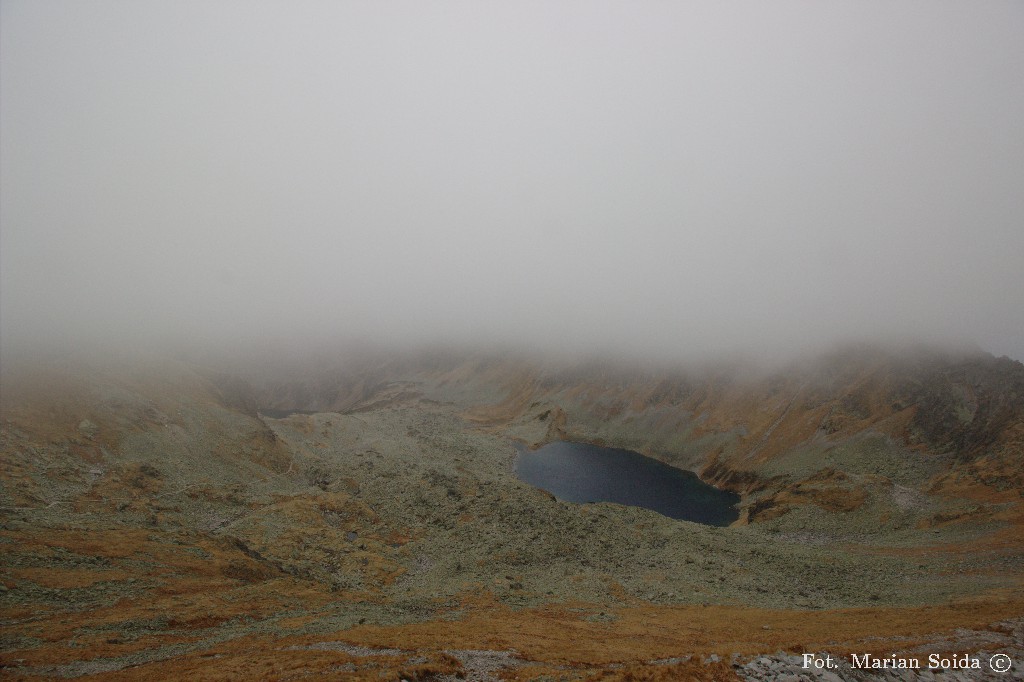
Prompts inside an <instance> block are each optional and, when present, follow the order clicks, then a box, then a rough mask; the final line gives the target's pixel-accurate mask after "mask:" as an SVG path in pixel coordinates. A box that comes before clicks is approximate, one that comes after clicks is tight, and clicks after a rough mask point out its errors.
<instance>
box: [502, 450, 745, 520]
mask: <svg viewBox="0 0 1024 682" xmlns="http://www.w3.org/2000/svg"><path fill="white" fill-rule="evenodd" d="M516 475H517V476H518V477H519V479H520V480H521V481H525V482H526V483H529V484H531V485H534V486H536V487H538V488H542V489H544V490H547V491H548V492H550V493H552V494H553V495H554V496H555V497H557V498H558V499H560V500H564V501H566V502H616V503H618V504H625V505H630V506H633V507H643V508H645V509H653V510H654V511H656V512H658V513H659V514H664V515H665V516H668V517H671V518H673V519H683V520H686V521H695V522H697V523H703V524H706V525H710V526H728V525H729V524H730V523H732V522H733V521H735V520H736V519H737V518H739V511H738V510H737V509H736V503H737V502H739V500H740V498H739V495H736V494H735V493H730V492H726V491H724V490H719V489H717V488H715V487H712V486H710V485H708V484H707V483H704V482H703V481H702V480H700V478H698V477H697V475H696V474H695V473H693V472H691V471H683V470H681V469H676V468H675V467H671V466H669V465H667V464H663V463H662V462H659V461H658V460H656V459H651V458H650V457H645V456H644V455H641V454H640V453H638V452H632V451H631V450H618V449H615V448H602V447H598V446H596V445H588V444H586V443H567V442H555V443H549V444H547V445H545V446H543V447H541V448H539V449H537V450H534V451H532V452H531V451H528V450H526V449H525V448H523V449H520V452H519V457H518V459H517V460H516Z"/></svg>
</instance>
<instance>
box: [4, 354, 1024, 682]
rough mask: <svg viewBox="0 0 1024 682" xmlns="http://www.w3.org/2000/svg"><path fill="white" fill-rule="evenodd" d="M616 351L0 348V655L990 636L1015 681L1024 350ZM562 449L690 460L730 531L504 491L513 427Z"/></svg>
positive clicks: (69, 658) (494, 654)
mask: <svg viewBox="0 0 1024 682" xmlns="http://www.w3.org/2000/svg"><path fill="white" fill-rule="evenodd" d="M610 367H611V366H602V365H590V366H575V367H558V368H552V367H550V366H544V365H542V364H537V363H531V362H528V361H526V360H521V359H516V360H509V359H496V358H487V357H470V358H466V357H461V358H451V357H447V356H445V357H436V356H430V357H427V356H424V357H418V358H411V359H404V360H402V361H388V360H379V361H374V362H370V361H367V360H365V359H361V360H360V361H359V362H355V361H352V362H350V364H347V365H346V364H344V363H340V362H339V365H338V369H337V371H318V372H315V373H313V372H310V373H307V374H302V373H291V374H286V375H282V374H280V373H279V374H276V375H275V374H274V373H271V372H267V371H264V370H253V371H249V372H245V371H235V370H232V371H229V372H224V371H212V370H211V369H209V368H208V367H205V366H200V365H195V364H189V363H184V362H175V361H168V360H159V361H157V360H152V359H151V360H147V361H136V362H133V363H121V364H118V365H100V364H93V365H81V364H74V365H71V364H67V365H62V364H61V363H59V362H51V363H47V364H44V365H39V366H34V367H19V368H13V369H12V368H9V367H5V368H4V370H5V375H4V377H3V395H2V398H3V402H2V409H3V412H2V441H0V457H2V469H0V507H2V510H0V519H2V530H0V543H3V552H2V554H0V557H2V558H0V569H2V574H0V575H2V578H0V584H2V587H0V618H2V621H0V622H2V653H0V665H2V666H3V667H2V674H3V675H4V676H6V677H10V678H11V679H37V678H51V677H80V676H100V677H102V678H103V679H112V680H121V679H124V680H127V679H147V680H151V679H176V678H185V677H188V678H196V679H211V680H213V679H275V680H290V679H303V678H313V679H374V680H376V679H395V680H397V679H409V680H412V679H424V680H425V679H478V680H493V679H546V680H559V679H567V680H569V679H571V680H578V679H579V680H583V679H586V680H614V679H634V680H643V679H651V680H654V679H721V680H735V679H786V677H785V676H786V675H790V676H804V678H805V679H835V677H836V676H838V677H839V678H841V679H880V678H879V677H877V675H878V674H877V673H871V674H873V675H876V676H875V677H866V676H865V675H866V673H865V672H864V671H858V670H853V669H850V668H849V666H847V667H846V668H842V669H837V670H834V671H815V670H808V669H805V668H803V667H802V666H801V665H800V662H801V661H802V659H800V655H801V654H803V653H805V652H814V653H820V654H822V655H824V654H825V653H831V654H832V655H833V656H836V657H841V658H843V660H845V661H849V658H848V656H849V654H851V653H862V652H873V653H875V654H877V655H878V656H889V655H891V654H893V653H900V655H907V656H911V655H912V656H924V657H925V658H926V657H927V654H928V653H930V652H932V651H938V652H940V653H943V654H954V653H969V654H971V655H979V652H984V653H985V654H986V656H985V661H986V669H985V670H983V671H981V672H978V671H973V670H964V671H946V672H944V673H942V675H943V677H942V679H958V676H960V677H962V678H963V679H981V678H985V677H987V676H991V675H995V673H993V672H992V671H991V670H989V669H988V668H987V661H988V656H990V655H991V654H994V653H997V652H1005V653H1007V654H1008V655H1010V656H1011V657H1012V659H1013V660H1015V661H1016V662H1017V668H1015V670H1013V671H1010V672H1009V673H1008V674H1009V675H1011V676H1014V675H1016V676H1017V677H1018V678H1019V677H1020V676H1021V672H1020V671H1021V667H1020V666H1021V665H1022V663H1024V658H1022V656H1024V640H1022V629H1021V628H1022V623H1024V593H1022V591H1021V576H1022V569H1024V561H1022V544H1024V533H1022V532H1021V521H1022V508H1021V502H1022V490H1024V487H1022V484H1021V480H1022V479H1021V471H1022V469H1021V464H1022V463H1024V450H1022V443H1024V405H1022V402H1024V367H1022V366H1021V365H1020V364H1019V363H1014V362H1012V361H1009V360H1006V359H996V358H992V357H990V356H985V355H983V354H978V355H976V356H966V357H960V356H957V357H952V356H945V355H941V354H937V353H930V354H929V353H923V352H922V353H919V354H915V355H910V356H894V355H891V354H884V353H880V352H874V351H867V350H863V349H860V350H857V351H855V352H854V351H851V352H849V353H846V354H837V355H834V356H830V357H826V358H823V359H821V360H820V361H819V362H818V364H817V365H814V366H811V367H804V368H802V369H800V370H799V371H798V370H795V369H790V370H785V371H779V372H778V373H775V374H767V373H761V374H758V373H756V372H754V373H749V374H743V373H737V372H734V371H731V370H730V371H727V370H724V369H721V368H718V369H716V368H709V369H705V370H702V371H701V372H696V373H693V374H685V375H684V374H678V373H675V374H673V373H671V372H667V371H657V370H651V369H649V368H648V369H642V370H641V369H636V368H633V369H622V368H610ZM271 415H275V416H271ZM556 439H563V440H577V441H583V442H592V443H599V444H609V445H615V446H618V447H628V448H631V449H635V450H638V451H640V452H644V453H645V454H648V455H651V456H654V457H657V458H659V459H661V460H663V461H666V462H668V463H670V464H673V465H676V466H680V467H682V468H687V469H692V470H695V471H697V472H699V473H700V474H701V475H702V476H703V477H704V478H705V480H708V481H710V482H713V483H715V484H717V485H719V486H721V487H726V488H729V489H731V490H734V491H736V492H738V493H740V494H741V495H742V501H741V512H742V514H741V520H740V521H739V522H738V523H737V524H734V525H733V526H732V527H728V528H713V527H708V526H702V525H698V524H693V523H689V522H684V521H675V520H672V519H668V518H666V517H663V516H661V515H659V514H657V513H655V512H651V511H647V510H642V509H636V508H629V507H623V506H619V505H612V504H587V505H577V504H571V503H566V502H561V501H558V500H556V499H554V498H553V497H552V496H551V495H549V494H547V493H545V492H543V491H541V490H538V489H535V488H532V487H530V486H528V485H526V484H524V483H522V482H520V481H519V480H518V479H517V478H516V476H515V473H514V463H515V456H516V447H517V446H520V447H531V446H536V445H539V444H542V443H544V442H548V441H551V440H556ZM923 660H924V659H923ZM924 674H931V673H928V671H924ZM830 675H831V677H829V676H830ZM905 675H910V674H909V673H906V674H905ZM1005 677H1006V676H1005V675H1003V676H1002V677H999V679H1005ZM797 678H798V677H789V678H788V679H797ZM892 679H912V676H905V677H900V678H896V677H893V678H892ZM915 679H916V678H915ZM921 679H927V678H926V677H923V676H922V677H921ZM994 679H995V678H994Z"/></svg>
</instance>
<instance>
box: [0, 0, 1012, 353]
mask: <svg viewBox="0 0 1024 682" xmlns="http://www.w3.org/2000/svg"><path fill="white" fill-rule="evenodd" d="M0 12H2V14H0V32H2V33H0V145H2V147H0V164H2V169H0V173H2V175H0V189H2V195H0V202H2V203H0V278H2V279H0V344H2V347H3V349H4V350H6V351H8V352H10V351H11V349H14V348H19V347H24V346H31V347H40V346H66V347H79V346H89V345H93V346H102V347H106V348H108V349H110V350H113V351H118V350H121V349H127V348H130V347H140V346H142V347H146V346H152V347H161V348H163V347H166V348H175V347H189V346H191V347H200V348H221V349H230V348H236V347H237V348H241V347H244V346H247V345H251V344H254V343H256V344H259V343H283V344H288V343H295V344H301V343H305V342H310V343H312V342H315V343H316V344H319V345H321V346H322V345H323V344H331V343H334V340H335V339H336V340H337V342H338V343H342V342H349V341H352V340H359V341H360V342H361V343H369V344H374V343H381V344H390V345H397V346H404V345H416V344H420V343H431V344H437V343H457V344H478V345H481V346H488V345H491V346H492V347H498V346H501V347H513V346H514V347H528V348H538V349H542V350H543V349H547V350H551V351H557V352H562V353H570V354H571V353H587V352H598V351H600V352H606V351H614V352H623V353H627V354H636V355H638V356H656V357H662V358H665V357H667V358H675V357H680V358H684V357H694V356H697V355H709V354H715V353H723V352H725V353H743V354H747V355H750V356H752V357H761V356H771V355H777V354H780V353H800V352H808V351H811V350H814V349H817V348H820V347H823V346H826V345H828V344H832V343H835V342H837V341H872V340H878V341H886V342H889V341H897V342H900V341H911V340H913V341H924V342H928V343H951V344H952V343H955V344H977V345H978V346H980V347H981V348H983V349H985V350H987V351H990V352H993V353H995V354H997V355H1001V354H1006V355H1010V356H1011V357H1014V358H1016V359H1024V294H1022V292H1024V267H1022V265H1024V126H1022V125H1021V122H1022V121H1024V39H1022V37H1024V4H1022V3H1020V2H984V3H975V2H944V1H934V0H927V1H923V2H913V1H908V2H900V3H891V2H887V1H879V2H859V1H858V2H853V1H851V2H832V3H819V2H811V1H808V2H772V3H762V2H735V3H719V2H658V1H652V2H643V3H634V2H591V1H578V2H468V1H467V2H434V3H421V2H312V1H308V2H248V1H246V2H227V1H222V2H212V3H210V2H198V1H196V2H187V1H182V0H173V1H172V0H165V1H162V0H146V1H141V2H135V1H129V0H124V1H123V2H102V1H66V2H59V1H51V0H48V1H36V0H4V1H3V3H2V5H0Z"/></svg>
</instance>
